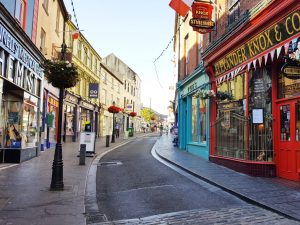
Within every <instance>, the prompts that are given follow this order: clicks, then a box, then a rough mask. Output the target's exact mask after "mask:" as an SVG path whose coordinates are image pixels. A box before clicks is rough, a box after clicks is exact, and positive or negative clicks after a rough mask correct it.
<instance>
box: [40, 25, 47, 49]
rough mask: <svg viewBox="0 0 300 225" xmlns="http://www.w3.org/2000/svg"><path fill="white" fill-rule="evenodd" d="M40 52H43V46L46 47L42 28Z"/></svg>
mask: <svg viewBox="0 0 300 225" xmlns="http://www.w3.org/2000/svg"><path fill="white" fill-rule="evenodd" d="M40 41H41V45H40V50H41V52H45V46H46V32H45V30H44V29H43V28H41V36H40Z"/></svg>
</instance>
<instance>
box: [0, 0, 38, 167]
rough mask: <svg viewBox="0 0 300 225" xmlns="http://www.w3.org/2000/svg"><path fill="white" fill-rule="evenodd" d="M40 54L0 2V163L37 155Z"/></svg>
mask: <svg viewBox="0 0 300 225" xmlns="http://www.w3.org/2000/svg"><path fill="white" fill-rule="evenodd" d="M43 60H44V57H43V55H42V54H41V53H40V51H39V50H38V49H37V48H36V46H35V45H34V44H33V43H32V41H31V40H30V38H29V37H28V36H27V35H26V33H25V32H24V31H23V29H22V28H21V27H20V26H19V25H18V24H17V23H16V21H15V19H14V18H13V17H12V16H11V15H10V14H9V13H8V12H7V10H6V9H5V8H4V7H3V5H2V4H0V104H1V106H0V163H2V162H7V163H20V162H23V161H26V160H29V159H31V158H33V157H36V156H38V154H39V150H40V149H39V147H40V143H41V140H40V137H39V132H40V123H41V121H40V113H41V110H42V108H41V106H42V94H43V93H42V90H43V77H44V75H43V70H42V67H41V62H42V61H43Z"/></svg>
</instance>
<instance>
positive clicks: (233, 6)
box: [228, 0, 241, 24]
mask: <svg viewBox="0 0 300 225" xmlns="http://www.w3.org/2000/svg"><path fill="white" fill-rule="evenodd" d="M240 13H241V10H240V0H229V1H228V24H232V23H233V22H235V21H237V20H238V19H239V17H240Z"/></svg>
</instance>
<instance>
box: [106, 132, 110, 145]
mask: <svg viewBox="0 0 300 225" xmlns="http://www.w3.org/2000/svg"><path fill="white" fill-rule="evenodd" d="M109 139H110V138H109V135H106V147H109Z"/></svg>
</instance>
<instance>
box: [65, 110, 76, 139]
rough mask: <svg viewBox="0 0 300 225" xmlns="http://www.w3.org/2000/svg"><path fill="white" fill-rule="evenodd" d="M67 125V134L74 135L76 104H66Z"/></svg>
mask: <svg viewBox="0 0 300 225" xmlns="http://www.w3.org/2000/svg"><path fill="white" fill-rule="evenodd" d="M65 113H66V114H65V116H66V117H65V119H66V121H65V123H66V124H65V126H66V135H69V136H72V135H74V123H73V119H74V106H71V105H65Z"/></svg>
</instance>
